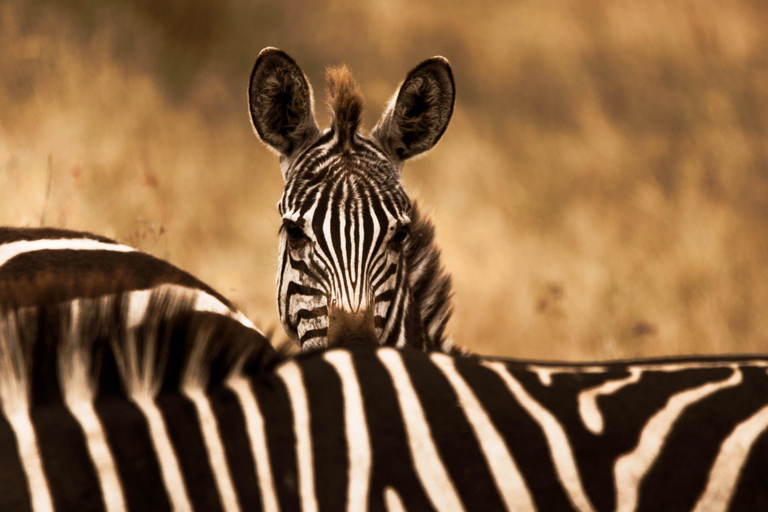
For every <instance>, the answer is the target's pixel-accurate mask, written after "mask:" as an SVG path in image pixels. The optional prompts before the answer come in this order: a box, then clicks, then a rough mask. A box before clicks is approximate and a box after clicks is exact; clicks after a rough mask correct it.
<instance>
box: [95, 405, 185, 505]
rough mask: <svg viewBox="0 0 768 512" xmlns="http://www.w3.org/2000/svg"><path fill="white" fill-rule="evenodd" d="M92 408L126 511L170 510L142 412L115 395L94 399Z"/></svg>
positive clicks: (169, 503)
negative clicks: (102, 432) (116, 475)
mask: <svg viewBox="0 0 768 512" xmlns="http://www.w3.org/2000/svg"><path fill="white" fill-rule="evenodd" d="M95 408H96V413H97V415H98V416H99V419H100V420H101V424H102V426H103V428H104V432H105V435H106V439H107V443H108V444H109V448H110V451H111V452H112V457H113V459H114V461H115V466H116V467H117V472H118V475H119V477H120V483H121V485H122V488H123V494H124V496H125V504H126V506H127V507H128V510H157V511H161V510H171V502H170V501H169V498H168V494H167V492H166V489H165V485H164V484H163V477H162V473H161V472H160V465H159V464H158V460H157V453H156V452H155V448H154V445H153V443H152V438H151V436H150V434H149V425H147V421H146V419H145V418H144V415H143V414H142V412H141V411H140V410H139V408H138V407H136V406H135V405H134V404H132V403H131V402H128V401H127V400H125V399H123V398H118V397H115V396H111V397H105V398H100V399H98V400H96V404H95Z"/></svg>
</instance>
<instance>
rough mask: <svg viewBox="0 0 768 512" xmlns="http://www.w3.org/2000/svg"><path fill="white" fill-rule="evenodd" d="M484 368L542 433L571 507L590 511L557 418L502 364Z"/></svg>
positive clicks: (591, 506)
mask: <svg viewBox="0 0 768 512" xmlns="http://www.w3.org/2000/svg"><path fill="white" fill-rule="evenodd" d="M482 365H483V366H485V367H486V368H488V369H490V370H492V371H494V372H495V373H496V374H497V375H498V376H499V377H501V380H502V381H504V384H505V385H506V386H507V389H509V391H510V393H512V395H514V397H515V399H516V400H517V402H518V403H519V404H520V405H521V406H522V407H523V408H524V409H525V410H526V411H527V412H528V414H530V415H531V416H532V417H533V419H534V420H536V422H537V423H538V424H539V425H540V426H541V428H542V430H543V431H544V437H545V438H546V440H547V446H548V447H549V453H550V454H551V456H552V462H554V464H555V470H556V471H557V476H558V478H559V479H560V482H561V483H562V484H563V487H564V489H565V491H566V493H567V494H568V499H569V500H570V502H571V504H572V505H573V506H574V507H575V508H576V509H577V510H581V511H585V512H586V511H592V510H594V506H593V505H592V503H591V502H590V500H589V497H588V496H587V493H586V492H585V491H584V487H583V486H582V484H581V478H580V477H579V471H578V469H577V468H576V462H575V459H574V457H573V451H572V450H571V445H570V443H569V442H568V436H567V435H566V433H565V430H564V429H563V427H562V425H560V423H559V422H558V421H557V419H556V418H555V417H554V416H553V415H552V413H550V412H549V411H548V410H546V409H545V408H544V407H542V405H541V404H539V403H538V402H537V401H536V400H534V398H533V397H532V396H531V395H530V394H528V392H527V391H526V390H525V388H524V387H523V385H522V384H520V382H519V381H518V380H517V379H516V378H515V377H514V376H513V375H512V374H511V373H510V372H509V371H508V370H507V368H506V367H505V366H504V364H503V363H500V362H489V361H484V362H483V363H482Z"/></svg>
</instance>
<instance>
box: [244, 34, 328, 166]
mask: <svg viewBox="0 0 768 512" xmlns="http://www.w3.org/2000/svg"><path fill="white" fill-rule="evenodd" d="M248 104H249V106H250V110H251V121H252V122H253V127H254V128H255V129H256V133H257V134H258V135H259V138H260V139H261V140H262V141H263V142H264V143H265V144H267V145H268V146H270V147H271V148H273V149H275V150H276V151H277V152H278V153H279V154H280V155H282V156H284V157H288V158H290V157H291V156H294V155H295V154H296V152H297V151H298V150H299V149H300V148H301V147H302V146H304V145H305V144H306V143H307V142H309V141H310V140H312V139H314V138H315V137H316V136H317V135H318V133H319V130H318V129H317V123H315V115H314V100H313V98H312V87H310V85H309V82H308V81H307V77H306V76H304V73H303V72H302V71H301V68H299V66H298V65H297V64H296V61H294V60H293V59H292V58H291V57H289V56H288V54H287V53H285V52H284V51H282V50H278V49H277V48H264V49H263V50H261V53H259V56H258V58H257V59H256V64H254V66H253V72H252V73H251V81H250V84H249V85H248Z"/></svg>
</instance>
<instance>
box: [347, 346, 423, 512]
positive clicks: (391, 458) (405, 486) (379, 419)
mask: <svg viewBox="0 0 768 512" xmlns="http://www.w3.org/2000/svg"><path fill="white" fill-rule="evenodd" d="M351 354H352V355H353V356H354V359H353V364H354V366H355V370H356V373H357V375H358V378H359V379H360V391H361V393H362V395H363V404H364V410H365V417H366V421H367V423H368V435H369V437H370V441H371V452H372V461H373V465H372V471H371V481H370V495H369V508H370V509H371V510H382V509H383V507H382V502H383V498H384V489H385V488H386V487H393V488H394V489H395V490H396V491H397V493H398V494H399V495H400V497H401V498H402V501H403V506H404V507H405V509H406V510H433V506H432V504H431V502H430V501H429V499H428V498H427V496H426V494H425V493H424V489H423V488H422V486H421V483H420V481H419V478H418V477H417V476H416V472H415V470H414V462H413V458H412V457H411V453H410V449H409V447H408V437H407V434H406V432H405V423H404V422H403V415H402V412H401V411H400V405H399V404H398V402H397V393H396V391H395V389H394V386H393V384H392V379H391V378H390V376H389V373H388V372H387V370H386V369H385V368H384V366H383V365H382V364H381V362H380V361H379V360H378V358H377V357H376V351H375V350H365V349H358V350H356V351H354V352H351Z"/></svg>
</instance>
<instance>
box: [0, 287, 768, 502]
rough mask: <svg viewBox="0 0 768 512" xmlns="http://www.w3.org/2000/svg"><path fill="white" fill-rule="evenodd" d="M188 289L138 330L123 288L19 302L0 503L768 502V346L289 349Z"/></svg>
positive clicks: (0, 444) (1, 355)
mask: <svg viewBox="0 0 768 512" xmlns="http://www.w3.org/2000/svg"><path fill="white" fill-rule="evenodd" d="M177 298H178V297H177V296H173V297H171V296H168V295H167V294H163V293H161V292H155V293H153V296H152V299H151V304H150V309H149V311H150V312H151V314H150V316H149V318H148V321H147V323H146V324H145V328H144V329H143V330H140V332H138V333H136V334H135V336H132V335H131V334H130V332H129V331H127V330H126V329H125V328H124V326H125V322H124V320H123V319H121V315H124V314H125V312H126V308H125V307H124V305H123V304H121V300H120V299H119V298H117V299H114V300H112V301H109V300H106V301H105V300H97V301H80V302H79V303H80V304H81V306H80V307H78V308H71V307H69V308H53V309H50V308H42V309H40V310H39V314H38V315H37V316H36V320H35V319H34V317H33V318H32V319H30V318H29V317H26V316H25V315H23V314H21V313H19V312H17V311H15V310H14V311H6V312H5V314H4V315H2V322H0V400H2V412H3V420H2V421H0V468H2V470H3V472H4V474H5V475H7V478H6V479H0V486H2V488H0V490H2V491H3V492H0V508H1V509H3V510H5V509H18V510H25V509H30V508H31V509H34V510H49V509H51V508H53V509H56V510H72V509H77V510H169V509H171V508H174V509H178V510H185V509H193V510H227V511H229V510H268V511H274V510H321V509H322V510H348V511H356V510H366V509H370V510H579V511H592V510H595V511H609V510H622V511H626V510H697V511H709V510H740V511H742V510H747V511H749V510H763V509H764V507H765V505H766V503H768V491H766V489H768V486H766V482H765V475H766V474H768V457H766V450H765V443H766V439H767V437H766V429H767V428H768V374H766V369H767V368H768V358H766V357H763V356H755V357H745V356H742V357H722V358H673V359H654V360H637V361H617V362H609V363H592V364H569V363H551V362H537V361H519V360H504V359H494V358H479V357H451V356H448V355H445V354H439V353H432V354H427V353H423V352H419V351H407V350H404V351H399V350H394V349H391V348H378V349H377V348H372V347H367V346H359V347H354V348H345V349H332V350H326V351H316V352H313V353H307V354H302V355H300V356H299V357H296V358H294V359H285V357H284V356H280V355H278V356H277V357H274V356H273V355H270V354H266V353H263V352H259V350H258V343H254V342H253V340H248V339H246V338H243V336H241V335H242V334H243V333H242V332H240V333H236V332H235V333H232V332H231V331H228V327H227V326H220V325H219V324H218V322H221V321H222V319H224V318H226V317H222V316H220V315H212V316H211V317H210V318H209V319H205V320H203V321H202V322H198V320H197V319H199V318H200V317H199V316H197V312H196V310H194V308H192V307H190V302H184V301H182V302H179V301H178V300H177ZM73 312H74V313H73ZM41 319H42V320H41ZM210 322H213V323H210ZM73 325H74V326H77V328H76V329H73V327H72V326H73ZM35 326H37V327H36V328H35ZM249 332H250V331H246V334H247V333H249ZM254 347H256V348H254ZM38 367H42V368H44V369H47V370H46V371H37V370H36V368H38ZM30 376H32V377H30Z"/></svg>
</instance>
